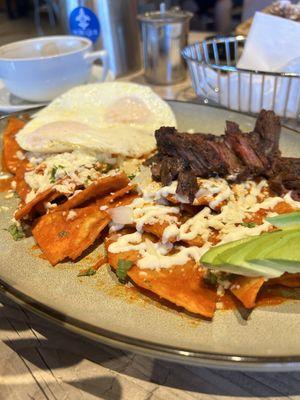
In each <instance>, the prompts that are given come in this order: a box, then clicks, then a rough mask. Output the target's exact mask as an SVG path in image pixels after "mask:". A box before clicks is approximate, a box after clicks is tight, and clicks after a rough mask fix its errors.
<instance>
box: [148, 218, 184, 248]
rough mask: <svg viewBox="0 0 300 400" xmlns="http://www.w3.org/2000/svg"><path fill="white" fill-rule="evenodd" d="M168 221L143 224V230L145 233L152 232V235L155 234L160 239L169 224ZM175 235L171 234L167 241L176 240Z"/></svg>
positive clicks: (172, 241)
mask: <svg viewBox="0 0 300 400" xmlns="http://www.w3.org/2000/svg"><path fill="white" fill-rule="evenodd" d="M169 225H170V224H169V222H167V221H164V222H162V223H160V222H156V223H155V224H144V225H143V231H144V232H147V233H152V235H154V236H156V237H157V238H159V239H162V237H163V234H164V230H165V229H166V228H167V227H168V226H169ZM176 239H177V237H176V236H173V237H172V236H171V237H169V238H168V241H169V242H170V243H174V242H176Z"/></svg>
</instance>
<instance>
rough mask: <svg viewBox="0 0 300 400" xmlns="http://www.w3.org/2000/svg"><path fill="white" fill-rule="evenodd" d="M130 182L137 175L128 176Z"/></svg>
mask: <svg viewBox="0 0 300 400" xmlns="http://www.w3.org/2000/svg"><path fill="white" fill-rule="evenodd" d="M127 176H128V178H129V179H130V180H132V179H134V178H135V174H131V175H127Z"/></svg>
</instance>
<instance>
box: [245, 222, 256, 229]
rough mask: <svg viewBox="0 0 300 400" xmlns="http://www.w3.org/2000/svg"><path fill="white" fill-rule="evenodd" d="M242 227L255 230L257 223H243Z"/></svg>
mask: <svg viewBox="0 0 300 400" xmlns="http://www.w3.org/2000/svg"><path fill="white" fill-rule="evenodd" d="M241 225H243V226H245V227H246V228H254V227H255V226H256V225H257V223H256V222H243V223H242V224H241Z"/></svg>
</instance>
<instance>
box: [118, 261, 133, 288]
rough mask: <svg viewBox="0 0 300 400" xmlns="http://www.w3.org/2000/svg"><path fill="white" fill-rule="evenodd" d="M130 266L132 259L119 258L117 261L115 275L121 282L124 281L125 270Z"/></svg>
mask: <svg viewBox="0 0 300 400" xmlns="http://www.w3.org/2000/svg"><path fill="white" fill-rule="evenodd" d="M131 267H132V261H129V260H123V259H121V258H120V259H119V261H118V268H117V271H116V274H117V277H118V279H119V281H120V282H121V283H125V281H126V277H127V272H128V271H129V270H130V268H131Z"/></svg>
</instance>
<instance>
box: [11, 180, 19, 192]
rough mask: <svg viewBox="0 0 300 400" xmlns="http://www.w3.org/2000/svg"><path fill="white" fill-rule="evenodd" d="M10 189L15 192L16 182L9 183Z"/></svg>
mask: <svg viewBox="0 0 300 400" xmlns="http://www.w3.org/2000/svg"><path fill="white" fill-rule="evenodd" d="M10 187H11V188H12V189H13V190H15V189H16V187H17V182H16V181H11V183H10Z"/></svg>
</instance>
